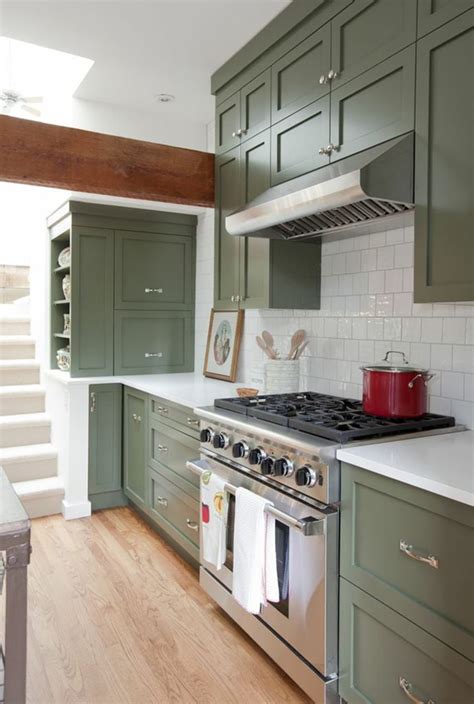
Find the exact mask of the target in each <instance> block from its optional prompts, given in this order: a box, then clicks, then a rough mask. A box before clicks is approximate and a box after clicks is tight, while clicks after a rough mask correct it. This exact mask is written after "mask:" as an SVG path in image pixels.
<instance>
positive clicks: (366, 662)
mask: <svg viewBox="0 0 474 704" xmlns="http://www.w3.org/2000/svg"><path fill="white" fill-rule="evenodd" d="M339 642H340V653H339V694H340V696H341V697H342V698H343V699H344V700H345V701H346V702H347V704H408V703H409V702H410V701H411V702H412V703H417V704H429V703H431V704H472V702H473V701H474V665H473V663H472V662H471V661H469V660H467V659H466V658H464V657H462V656H461V655H459V654H458V653H456V652H455V651H454V650H451V649H450V648H448V647H447V646H446V645H444V644H443V643H442V642H441V641H439V640H438V639H436V638H434V637H433V636H431V635H429V634H428V633H427V632H426V631H424V630H423V629H421V628H419V627H418V626H416V625H415V624H414V623H412V622H411V621H409V620H408V619H406V618H403V617H402V616H400V614H398V613H396V612H395V611H393V610H392V609H390V608H388V607H387V606H385V605H384V604H382V603H381V602H380V601H378V600H377V599H374V598H373V597H372V596H370V595H369V594H367V593H366V592H364V591H362V590H361V589H358V588H357V587H355V586H353V585H352V584H350V583H349V582H347V581H346V580H345V579H341V580H340V632H339Z"/></svg>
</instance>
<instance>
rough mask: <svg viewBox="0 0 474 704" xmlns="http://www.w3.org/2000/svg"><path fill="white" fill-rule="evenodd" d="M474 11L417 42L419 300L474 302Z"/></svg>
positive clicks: (416, 254) (416, 296) (417, 251)
mask: <svg viewBox="0 0 474 704" xmlns="http://www.w3.org/2000/svg"><path fill="white" fill-rule="evenodd" d="M473 65H474V10H470V11H469V12H465V13H464V14H462V15H460V16H459V17H457V18H456V19H454V20H452V21H451V22H449V23H448V24H444V25H443V26H442V27H440V28H439V29H437V30H436V31H434V32H432V33H431V34H428V35H427V36H425V37H424V38H423V39H421V40H420V41H419V42H418V49H417V96H416V147H415V155H416V156H415V167H416V168H415V201H416V205H417V207H416V211H415V293H414V298H415V302H417V303H427V302H436V301H443V302H444V301H472V300H474V218H473V212H474V211H473V208H474V206H473V203H474V198H473V193H474V184H473V162H474V150H473V131H472V126H473V124H474V109H473V103H474V83H473V79H472V67H473Z"/></svg>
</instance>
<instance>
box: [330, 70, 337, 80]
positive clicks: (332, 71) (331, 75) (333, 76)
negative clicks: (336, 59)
mask: <svg viewBox="0 0 474 704" xmlns="http://www.w3.org/2000/svg"><path fill="white" fill-rule="evenodd" d="M337 76H338V73H337V72H336V71H334V69H331V70H330V71H329V73H328V80H330V81H333V80H334V79H335V78H337Z"/></svg>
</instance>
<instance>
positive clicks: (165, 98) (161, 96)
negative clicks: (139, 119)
mask: <svg viewBox="0 0 474 704" xmlns="http://www.w3.org/2000/svg"><path fill="white" fill-rule="evenodd" d="M156 99H157V100H158V102H159V103H172V102H173V100H174V99H175V96H174V95H171V93H158V95H157V96H156Z"/></svg>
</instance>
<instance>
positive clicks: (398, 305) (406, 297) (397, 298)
mask: <svg viewBox="0 0 474 704" xmlns="http://www.w3.org/2000/svg"><path fill="white" fill-rule="evenodd" d="M412 301H413V296H412V295H411V294H410V293H395V294H394V296H393V314H394V315H400V316H403V317H407V318H408V317H410V316H411V311H412V305H413V303H412Z"/></svg>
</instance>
